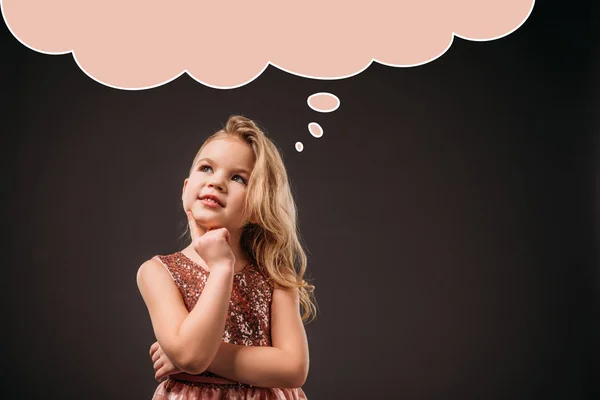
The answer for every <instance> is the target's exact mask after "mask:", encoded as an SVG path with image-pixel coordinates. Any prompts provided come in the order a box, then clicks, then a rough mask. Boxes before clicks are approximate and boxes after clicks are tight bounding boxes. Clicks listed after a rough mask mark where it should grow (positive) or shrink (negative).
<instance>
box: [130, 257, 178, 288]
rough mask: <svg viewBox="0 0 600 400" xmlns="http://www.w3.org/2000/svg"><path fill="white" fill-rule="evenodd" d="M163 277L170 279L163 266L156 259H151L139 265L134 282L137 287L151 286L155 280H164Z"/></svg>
mask: <svg viewBox="0 0 600 400" xmlns="http://www.w3.org/2000/svg"><path fill="white" fill-rule="evenodd" d="M165 276H166V277H168V278H169V279H171V276H170V274H169V272H168V271H167V269H166V268H165V266H164V265H163V264H162V263H161V262H160V261H159V260H157V259H156V258H151V259H149V260H146V261H144V262H143V263H142V265H140V267H139V268H138V271H137V276H136V280H137V284H138V287H140V286H146V285H148V284H151V283H152V282H153V281H155V280H156V279H164V278H165Z"/></svg>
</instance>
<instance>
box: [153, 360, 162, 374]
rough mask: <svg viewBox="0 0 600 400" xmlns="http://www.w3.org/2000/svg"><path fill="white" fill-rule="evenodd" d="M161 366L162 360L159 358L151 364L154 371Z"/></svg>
mask: <svg viewBox="0 0 600 400" xmlns="http://www.w3.org/2000/svg"><path fill="white" fill-rule="evenodd" d="M162 366H163V361H162V360H161V359H160V358H159V359H158V360H156V361H155V362H154V364H153V365H152V367H153V369H154V370H155V371H158V370H159V369H160V368H161V367H162Z"/></svg>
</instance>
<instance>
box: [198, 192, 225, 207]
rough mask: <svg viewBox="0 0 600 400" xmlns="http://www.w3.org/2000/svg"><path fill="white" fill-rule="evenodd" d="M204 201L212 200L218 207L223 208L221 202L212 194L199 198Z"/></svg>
mask: <svg viewBox="0 0 600 400" xmlns="http://www.w3.org/2000/svg"><path fill="white" fill-rule="evenodd" d="M204 199H211V200H214V201H215V202H216V203H217V204H218V205H220V206H221V207H225V206H224V205H223V202H222V201H221V200H220V199H219V198H218V197H217V196H215V195H212V194H205V195H204V196H202V197H200V200H204Z"/></svg>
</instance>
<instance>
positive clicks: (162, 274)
mask: <svg viewBox="0 0 600 400" xmlns="http://www.w3.org/2000/svg"><path fill="white" fill-rule="evenodd" d="M136 281H137V285H138V289H139V290H140V293H141V295H142V297H143V298H144V300H145V301H146V303H147V304H148V303H150V302H153V300H152V298H154V299H158V298H160V297H163V296H171V295H172V296H175V297H179V292H178V289H177V286H176V285H175V282H173V278H172V277H171V273H170V272H169V271H168V269H167V267H166V266H165V265H164V264H163V263H162V262H161V261H160V260H158V259H156V258H151V259H149V260H146V261H144V262H143V263H142V265H140V267H139V268H138V271H137V276H136Z"/></svg>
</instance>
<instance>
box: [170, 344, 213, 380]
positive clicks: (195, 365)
mask: <svg viewBox="0 0 600 400" xmlns="http://www.w3.org/2000/svg"><path fill="white" fill-rule="evenodd" d="M172 361H173V364H175V366H176V367H177V368H179V369H180V370H182V371H183V372H185V373H186V374H191V375H198V374H201V373H203V372H204V371H206V370H207V369H208V366H209V365H210V360H209V359H208V357H206V356H204V355H203V354H197V353H194V352H192V351H190V350H189V347H188V346H182V347H180V348H179V349H178V350H177V351H176V355H175V357H174V359H173V360H172Z"/></svg>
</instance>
